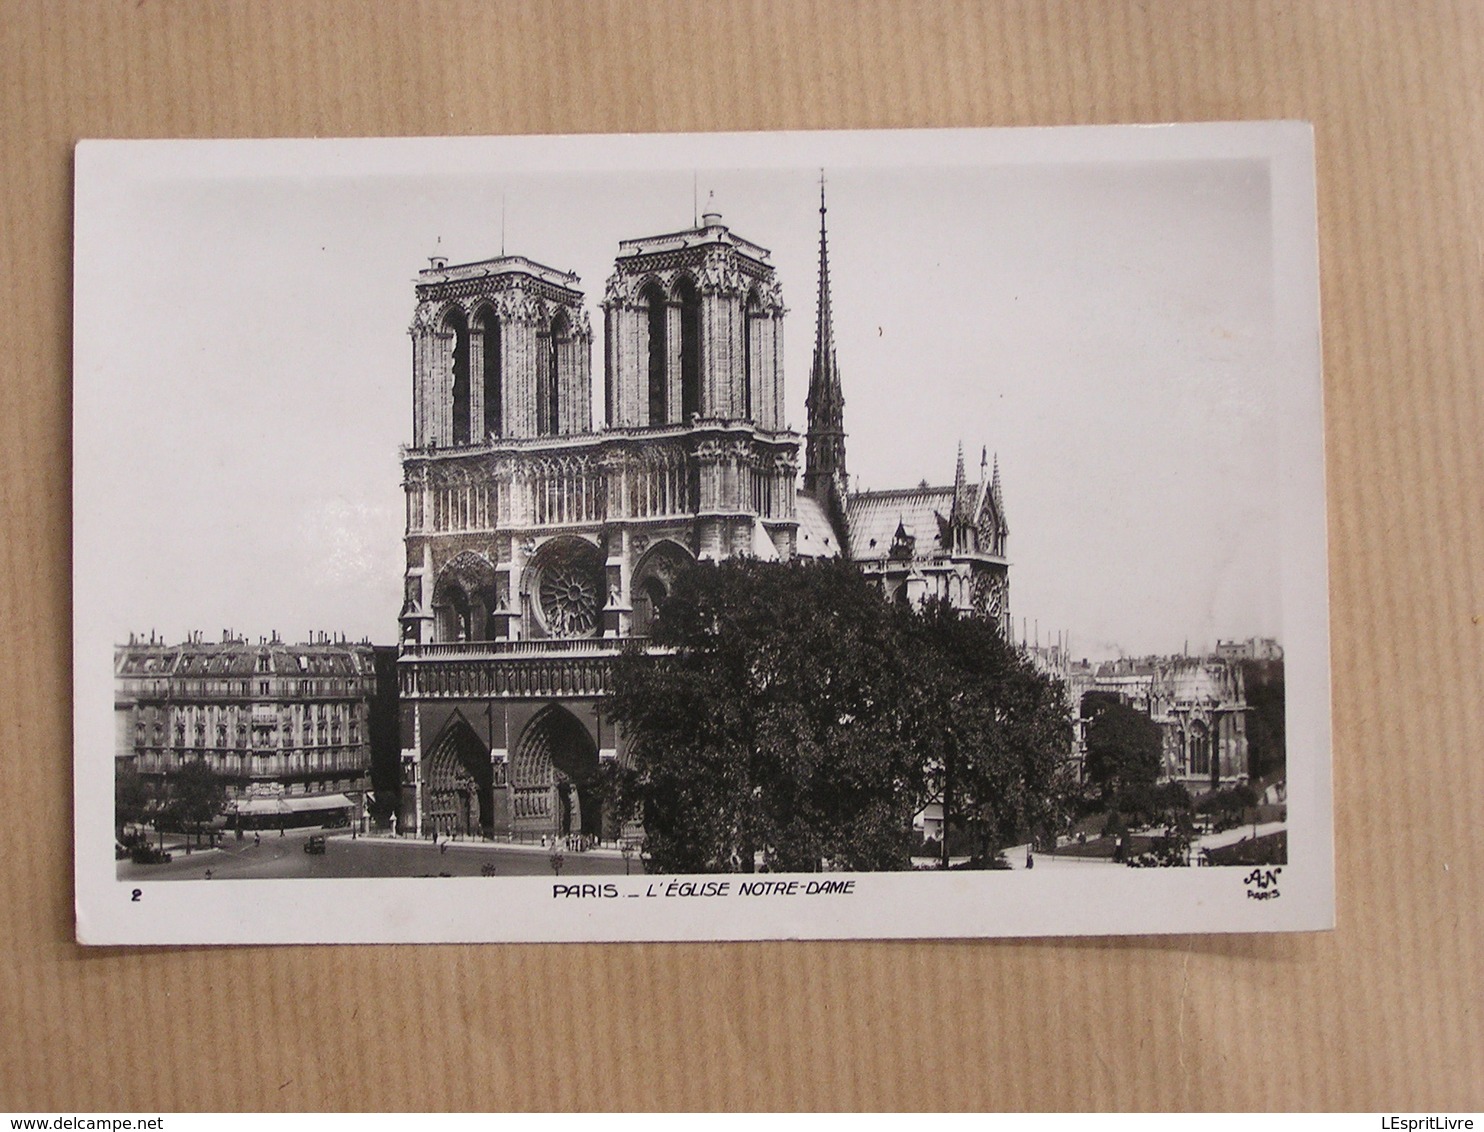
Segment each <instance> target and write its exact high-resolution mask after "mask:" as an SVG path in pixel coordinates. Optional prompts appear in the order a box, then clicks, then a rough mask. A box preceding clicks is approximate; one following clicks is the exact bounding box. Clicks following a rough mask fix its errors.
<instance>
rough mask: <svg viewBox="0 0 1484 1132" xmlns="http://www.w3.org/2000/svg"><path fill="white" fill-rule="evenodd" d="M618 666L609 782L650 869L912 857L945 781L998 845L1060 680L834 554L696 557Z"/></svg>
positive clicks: (890, 865) (806, 866)
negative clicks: (617, 750)
mask: <svg viewBox="0 0 1484 1132" xmlns="http://www.w3.org/2000/svg"><path fill="white" fill-rule="evenodd" d="M650 644H651V646H658V648H657V649H652V650H646V649H644V648H642V647H635V648H633V649H631V651H630V652H629V653H627V654H626V655H625V656H624V657H622V658H621V659H620V661H619V662H618V664H617V665H616V667H615V672H614V695H613V699H612V710H613V714H614V717H615V718H616V719H617V720H618V722H619V723H620V724H621V725H622V726H623V727H624V729H625V731H626V733H627V734H628V736H629V740H630V743H629V760H628V763H627V765H626V766H625V767H623V768H622V769H621V770H620V771H619V772H618V776H617V777H618V781H617V783H616V784H615V793H616V795H617V798H618V801H619V804H620V808H621V809H623V810H625V811H626V812H627V813H628V814H631V815H633V816H638V817H640V818H641V819H642V821H643V824H644V830H645V842H644V849H643V852H644V857H645V860H646V864H647V866H648V867H649V868H650V869H651V870H652V871H664V872H708V871H742V872H747V871H751V870H752V869H753V868H754V867H755V865H756V864H758V863H761V865H762V866H763V867H765V868H767V869H769V870H774V871H793V872H804V871H814V870H817V869H819V868H822V867H833V868H844V869H852V870H872V869H894V868H908V867H910V864H911V861H910V853H911V847H912V846H911V836H910V832H911V819H912V815H913V813H914V812H915V811H916V810H917V809H918V808H919V807H920V806H921V805H922V803H923V802H924V801H925V800H926V799H927V798H929V797H933V796H936V794H937V793H938V792H941V791H942V790H943V789H944V788H945V787H946V788H947V790H948V791H949V804H950V808H951V809H952V811H953V813H954V814H955V815H962V818H961V820H963V821H965V822H967V823H969V824H970V825H972V826H973V828H974V829H975V830H976V831H977V832H978V833H979V834H980V835H981V840H982V842H983V843H984V844H986V845H990V844H993V843H997V842H996V839H997V838H1001V837H1003V836H1005V834H1006V831H1007V830H1011V829H1014V828H1025V827H1027V826H1028V825H1030V824H1033V823H1034V822H1036V821H1039V820H1042V819H1044V817H1045V811H1046V802H1045V798H1046V796H1047V794H1048V792H1049V791H1050V790H1051V789H1052V786H1053V781H1052V780H1053V778H1054V776H1055V773H1056V769H1057V767H1058V766H1059V765H1060V759H1061V756H1062V755H1063V754H1064V753H1065V751H1066V738H1067V734H1068V732H1067V723H1066V714H1065V711H1064V710H1063V709H1062V707H1061V696H1060V691H1059V688H1058V687H1056V686H1054V685H1053V684H1052V683H1051V682H1050V681H1048V680H1046V679H1044V678H1043V677H1040V676H1039V675H1037V674H1036V673H1035V672H1034V671H1033V670H1032V669H1031V668H1030V666H1029V665H1027V664H1026V663H1025V662H1024V661H1023V660H1022V659H1021V658H1020V657H1019V656H1018V655H1017V654H1016V653H1015V652H1014V650H1013V649H1012V648H1010V646H1008V645H1007V644H1005V642H1004V641H1003V640H1001V638H1000V636H999V634H998V633H997V632H995V630H994V628H993V627H992V626H991V625H989V624H988V623H986V622H983V621H979V620H974V619H961V618H958V617H957V616H955V615H954V614H953V613H952V612H951V611H949V610H946V609H937V608H931V607H930V608H929V609H928V610H926V611H924V612H922V613H919V612H916V611H914V610H912V609H909V608H907V607H905V606H902V605H899V604H896V603H890V602H887V601H886V600H884V599H883V597H882V596H881V593H880V591H879V590H878V589H877V588H876V587H875V586H874V585H872V584H871V583H870V582H868V581H867V580H865V579H864V578H863V577H862V576H861V574H860V573H859V571H857V570H856V569H855V568H854V567H852V566H850V565H849V564H848V563H841V562H825V563H808V562H792V563H781V564H780V563H761V562H756V561H750V560H736V559H734V560H729V561H727V562H723V563H720V564H712V563H703V564H700V565H698V566H697V567H695V568H694V569H691V570H688V571H686V572H685V573H684V574H682V575H681V576H680V577H679V578H678V579H677V581H676V585H675V587H674V590H673V592H672V594H671V595H670V596H669V598H668V599H667V600H666V602H665V603H664V605H663V606H662V607H661V610H660V613H659V616H658V618H657V620H656V623H655V626H654V630H653V636H652V637H651V641H650Z"/></svg>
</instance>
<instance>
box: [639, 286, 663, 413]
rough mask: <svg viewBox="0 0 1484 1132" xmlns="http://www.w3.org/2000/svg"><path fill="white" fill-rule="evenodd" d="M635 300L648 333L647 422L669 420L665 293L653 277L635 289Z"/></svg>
mask: <svg viewBox="0 0 1484 1132" xmlns="http://www.w3.org/2000/svg"><path fill="white" fill-rule="evenodd" d="M639 301H640V302H641V303H642V304H643V306H644V310H645V320H644V325H645V329H646V331H647V336H648V350H647V354H648V358H647V361H648V377H649V388H648V393H649V423H650V424H652V425H660V424H668V423H669V421H670V397H669V389H668V387H667V386H668V383H667V382H666V380H665V378H666V370H667V369H668V366H667V364H666V362H667V359H666V357H665V354H666V350H665V321H666V320H665V312H666V309H667V308H668V305H669V304H667V303H666V301H665V292H664V291H663V290H661V289H660V285H659V284H658V283H657V282H655V281H654V280H650V281H649V282H648V283H646V284H645V285H644V288H643V290H641V291H640V292H639Z"/></svg>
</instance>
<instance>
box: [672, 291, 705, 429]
mask: <svg viewBox="0 0 1484 1132" xmlns="http://www.w3.org/2000/svg"><path fill="white" fill-rule="evenodd" d="M675 298H676V300H677V301H678V302H679V304H680V419H681V420H682V421H688V420H690V419H691V417H693V416H696V415H698V414H699V413H700V411H701V295H700V292H698V291H697V290H696V285H695V283H693V282H692V281H691V278H690V276H688V275H682V276H681V277H680V279H679V281H678V282H677V283H676V284H675Z"/></svg>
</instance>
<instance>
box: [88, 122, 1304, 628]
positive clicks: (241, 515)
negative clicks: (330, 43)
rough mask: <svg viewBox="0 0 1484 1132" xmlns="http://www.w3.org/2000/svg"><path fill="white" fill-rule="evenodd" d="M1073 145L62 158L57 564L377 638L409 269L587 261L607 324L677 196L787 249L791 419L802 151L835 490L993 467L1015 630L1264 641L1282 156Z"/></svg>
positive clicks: (394, 476)
mask: <svg viewBox="0 0 1484 1132" xmlns="http://www.w3.org/2000/svg"><path fill="white" fill-rule="evenodd" d="M1192 129H1199V128H1192ZM1027 134H1034V135H1036V136H1035V137H1032V138H1027V137H1026V135H1027ZM1005 135H1012V136H1010V137H1009V139H1008V140H1004V139H1005ZM1013 135H1019V137H1018V138H1017V137H1015V136H1013ZM1047 135H1053V136H1050V137H1048V136H1047ZM1072 135H1078V136H1080V137H1081V138H1083V139H1085V138H1087V137H1088V136H1089V131H1073V132H1071V133H1070V134H1058V133H1057V132H1056V131H1007V132H1005V133H1004V134H993V133H989V132H975V133H974V134H973V135H972V138H971V143H972V144H960V141H962V139H963V137H964V135H962V134H959V135H957V138H958V139H959V140H955V138H954V135H951V134H950V135H946V136H945V135H942V134H940V135H937V136H936V139H934V138H930V137H906V136H905V135H900V134H898V135H859V134H851V135H838V136H831V135H774V136H772V138H771V139H769V138H759V137H758V136H751V137H749V138H746V139H743V140H741V141H738V140H736V139H730V140H729V139H726V138H723V137H719V136H713V137H711V138H708V139H705V140H704V142H703V141H699V140H697V139H686V138H682V137H678V136H677V137H672V138H664V139H654V138H651V139H623V138H615V139H605V140H604V141H603V142H602V143H598V142H595V141H593V140H592V139H587V140H586V141H583V140H581V139H567V140H564V141H557V142H551V141H549V140H548V141H547V142H546V143H544V144H543V143H537V142H532V141H530V140H529V139H528V140H526V141H525V142H524V143H521V144H517V143H497V142H491V141H479V140H473V139H470V140H453V141H449V140H444V141H442V142H427V141H423V142H420V143H419V142H402V143H376V142H359V143H344V142H342V143H335V142H279V143H272V142H255V143H254V142H237V143H149V144H143V145H139V144H135V145H131V144H129V143H103V145H104V146H105V147H106V148H104V149H101V150H99V151H95V152H85V151H80V159H79V174H78V178H79V198H78V213H77V225H76V230H77V249H76V255H77V262H76V279H77V294H76V310H75V334H76V343H75V357H74V361H75V402H74V407H75V413H76V428H75V440H74V444H75V449H76V452H77V460H76V462H75V468H76V494H75V504H74V505H75V509H76V512H77V536H78V541H77V547H78V554H79V556H80V557H79V561H78V563H77V566H76V568H77V570H78V571H79V572H80V573H88V574H89V575H90V576H91V577H94V579H95V580H96V582H97V585H98V587H99V589H98V595H97V596H98V608H99V610H100V613H99V616H100V617H104V618H106V619H107V620H108V622H109V624H110V627H111V630H112V633H113V636H114V639H115V640H118V639H124V638H126V637H127V635H128V634H129V633H130V632H135V633H139V632H144V633H146V634H147V633H149V632H150V631H151V630H154V631H156V632H158V633H161V634H163V635H164V636H165V637H166V638H167V639H170V640H179V639H182V638H183V637H184V636H185V635H186V634H187V633H189V632H191V631H195V630H200V631H202V632H203V633H204V634H205V635H206V637H207V638H208V639H211V638H214V637H217V636H218V635H219V634H220V632H221V631H222V630H223V629H229V628H230V629H233V630H236V631H238V632H240V633H244V634H246V635H248V636H249V637H252V638H256V637H257V636H258V635H260V634H266V633H270V632H273V631H277V632H278V633H280V634H281V635H283V636H284V637H285V638H287V639H290V640H300V639H304V638H305V636H306V635H307V634H309V633H311V632H315V631H325V632H333V633H345V634H346V635H348V636H349V637H351V638H355V639H358V638H361V637H369V638H370V639H372V640H375V641H378V642H391V641H394V640H395V639H396V635H397V623H396V616H397V611H398V608H399V604H400V595H401V577H402V568H403V550H402V543H401V538H402V519H403V503H402V493H401V488H400V457H399V446H400V445H402V444H405V443H407V442H408V441H409V440H410V437H411V426H412V422H411V348H410V342H409V338H408V333H407V328H408V325H409V323H410V321H411V318H412V312H413V307H414V295H413V280H414V277H415V275H416V273H417V271H418V270H419V269H420V268H422V267H424V266H426V265H427V261H428V257H429V256H432V255H435V254H438V255H444V256H447V257H448V258H449V259H450V261H451V262H454V263H459V262H468V261H472V260H479V259H484V258H488V257H490V256H493V255H497V254H499V253H500V251H501V248H502V242H503V247H504V250H505V251H506V252H508V253H509V254H519V255H525V256H528V257H530V258H532V259H535V260H537V261H539V262H542V263H545V264H548V265H550V266H552V267H556V268H560V269H563V270H574V271H576V272H577V274H578V275H579V276H580V277H581V280H582V289H583V291H584V293H585V295H586V297H587V305H588V308H589V312H590V315H591V318H592V322H593V328H594V333H595V339H596V341H597V343H599V344H601V341H602V318H603V315H602V310H601V307H600V306H599V305H598V303H599V302H600V301H601V298H602V294H603V286H604V283H605V281H606V279H607V277H608V276H609V274H610V273H611V271H612V266H613V258H614V255H615V254H616V252H617V248H618V243H619V241H620V240H622V239H627V238H633V237H638V236H646V235H654V234H657V233H662V232H672V231H677V230H680V229H683V228H686V227H689V226H690V225H691V223H692V220H693V217H694V215H695V210H696V208H697V205H698V204H699V207H700V210H701V211H706V210H707V209H708V208H709V209H714V210H715V211H719V212H720V213H721V214H722V217H723V222H724V223H725V224H727V225H728V226H729V227H730V228H731V229H732V230H733V231H734V232H736V233H737V234H738V235H740V236H743V237H745V238H747V239H749V240H752V241H754V242H756V243H759V244H761V245H763V246H764V247H766V248H769V249H771V252H772V258H771V262H772V263H773V264H774V266H775V267H776V269H777V272H778V278H779V280H780V282H781V285H782V288H783V293H784V297H785V301H786V303H787V305H788V308H789V315H788V318H787V320H786V322H785V331H784V342H785V379H786V383H787V403H788V412H789V419H790V423H791V424H792V426H793V427H794V428H795V429H797V430H799V431H800V432H802V431H803V429H804V427H805V424H806V416H805V411H804V396H805V393H806V392H807V386H808V376H809V367H810V358H811V353H812V349H813V328H814V319H815V293H816V280H817V269H818V239H819V213H818V207H819V177H820V168H821V167H823V168H824V175H825V178H826V191H827V194H828V203H829V214H828V221H829V249H830V266H831V280H832V284H833V287H832V294H833V310H834V323H835V340H836V348H837V356H838V360H839V365H840V370H841V375H842V382H843V386H844V393H845V401H846V404H845V419H846V429H847V431H848V434H849V436H848V440H847V460H848V464H849V468H850V472H851V474H852V479H853V480H855V482H856V483H857V484H858V485H859V486H862V487H868V488H887V487H896V486H909V485H913V484H916V483H918V482H919V481H921V480H924V479H926V480H928V481H930V482H932V483H935V484H946V483H949V482H951V481H952V477H953V471H954V460H955V451H956V448H957V446H958V444H959V443H960V442H961V443H962V444H963V445H964V449H965V452H966V454H967V461H968V464H969V469H970V476H971V478H972V477H973V476H974V475H975V473H976V470H977V465H978V463H979V456H980V452H981V450H982V449H987V450H988V451H989V453H990V455H991V456H992V457H996V456H997V458H998V460H999V465H1000V471H1001V477H1002V480H1003V485H1004V493H1005V502H1006V511H1007V516H1008V520H1009V526H1010V540H1009V555H1010V559H1011V563H1012V565H1011V574H1010V578H1011V608H1012V612H1013V614H1014V617H1015V621H1016V632H1017V635H1018V634H1019V633H1020V629H1021V624H1022V619H1024V624H1025V626H1026V632H1027V633H1028V634H1029V635H1032V636H1034V635H1036V633H1037V632H1039V636H1040V639H1041V640H1042V641H1043V642H1044V641H1047V640H1049V639H1050V638H1051V637H1052V636H1053V635H1054V634H1056V633H1058V632H1063V633H1066V634H1068V635H1069V637H1070V644H1071V648H1072V652H1073V654H1074V655H1078V656H1093V657H1101V656H1108V655H1116V654H1119V653H1127V654H1145V653H1153V652H1178V651H1180V650H1181V649H1183V648H1185V647H1186V646H1187V644H1188V645H1189V647H1190V648H1191V650H1192V651H1195V650H1197V649H1203V648H1208V647H1210V646H1212V645H1213V644H1214V643H1215V641H1216V640H1217V639H1218V638H1222V639H1231V638H1245V637H1250V636H1254V635H1262V636H1274V637H1278V638H1280V639H1281V638H1282V636H1283V632H1282V628H1283V627H1282V609H1281V605H1282V602H1281V596H1280V595H1281V593H1282V588H1283V587H1282V585H1281V570H1282V561H1281V554H1282V543H1283V537H1282V531H1283V526H1282V515H1281V511H1282V482H1281V481H1282V465H1281V462H1280V460H1279V459H1278V458H1277V456H1276V451H1277V449H1278V447H1279V445H1280V441H1281V439H1282V438H1281V435H1280V434H1281V432H1282V421H1281V420H1280V419H1279V408H1278V406H1279V404H1280V403H1281V401H1282V396H1281V394H1282V390H1280V389H1279V388H1278V383H1279V382H1280V381H1281V380H1283V374H1285V373H1286V372H1288V371H1287V369H1285V367H1284V366H1281V365H1277V364H1275V358H1274V341H1275V335H1274V322H1275V314H1274V311H1275V295H1274V287H1275V284H1274V278H1275V268H1274V227H1275V225H1274V216H1273V203H1272V200H1273V192H1272V182H1271V177H1270V168H1269V165H1268V163H1267V162H1266V161H1265V160H1262V159H1261V158H1259V157H1254V156H1251V155H1250V154H1246V155H1243V154H1241V153H1237V154H1233V155H1229V156H1228V155H1223V154H1222V152H1221V151H1222V147H1221V146H1212V145H1209V144H1206V142H1207V141H1208V140H1209V139H1206V138H1201V139H1197V140H1199V141H1200V142H1201V144H1196V145H1191V146H1182V145H1170V144H1162V145H1156V146H1154V147H1153V150H1151V148H1150V145H1149V144H1147V142H1148V139H1147V138H1142V137H1137V138H1133V139H1132V144H1124V138H1123V137H1121V136H1120V137H1111V138H1110V137H1106V136H1099V137H1098V138H1097V139H1096V141H1097V144H1084V143H1083V142H1080V141H1078V140H1077V137H1075V136H1072ZM1165 140H1166V142H1167V141H1168V139H1165ZM1239 148H1240V147H1239ZM1151 152H1155V154H1156V155H1155V156H1150V153H1151ZM592 360H593V375H594V385H595V389H594V416H595V418H596V419H598V420H601V419H602V403H601V397H602V356H601V348H600V347H599V348H597V349H595V350H594V354H593V359H592ZM1316 380H1317V377H1316Z"/></svg>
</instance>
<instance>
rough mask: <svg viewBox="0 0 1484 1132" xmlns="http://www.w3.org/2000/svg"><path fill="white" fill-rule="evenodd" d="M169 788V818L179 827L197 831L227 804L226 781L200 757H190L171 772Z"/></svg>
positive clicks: (167, 804)
mask: <svg viewBox="0 0 1484 1132" xmlns="http://www.w3.org/2000/svg"><path fill="white" fill-rule="evenodd" d="M169 790H170V796H169V799H168V801H167V803H166V806H167V810H168V813H169V817H170V820H171V821H172V822H173V823H174V824H175V825H176V826H177V827H179V828H180V829H183V830H199V829H200V828H201V826H203V825H205V824H207V823H208V822H210V821H211V819H212V818H214V817H216V815H217V814H219V813H221V811H222V807H223V806H225V805H226V803H227V787H226V783H225V782H224V781H223V780H222V777H221V775H219V774H217V773H216V772H215V771H213V770H212V769H211V768H210V767H209V766H207V765H206V760H204V759H199V758H198V759H193V760H191V761H190V762H188V763H186V764H185V765H184V766H182V767H181V768H180V769H179V770H178V771H176V772H174V773H173V774H171V775H170V780H169Z"/></svg>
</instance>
